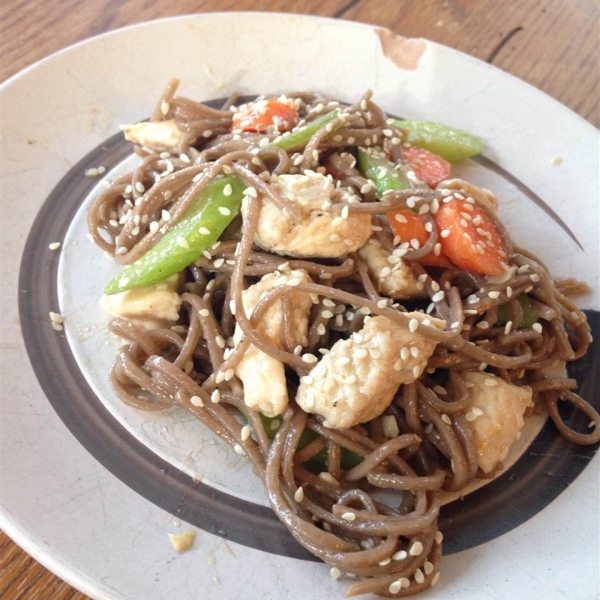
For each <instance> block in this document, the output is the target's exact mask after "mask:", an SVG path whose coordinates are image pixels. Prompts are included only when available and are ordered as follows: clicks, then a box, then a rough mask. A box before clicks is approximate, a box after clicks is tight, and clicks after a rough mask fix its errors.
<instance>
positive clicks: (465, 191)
mask: <svg viewBox="0 0 600 600" xmlns="http://www.w3.org/2000/svg"><path fill="white" fill-rule="evenodd" d="M437 188H438V189H444V190H457V191H459V192H462V195H463V196H465V197H466V198H468V197H469V196H470V197H471V198H474V199H475V200H477V201H478V202H481V204H483V205H484V206H486V207H487V208H489V209H490V210H491V211H492V212H494V213H497V212H498V199H497V198H496V196H495V195H494V194H493V193H492V192H490V190H486V189H485V188H480V187H477V186H476V185H473V184H471V183H469V182H468V181H465V180H464V179H447V180H446V181H442V183H440V184H439V185H438V186H437Z"/></svg>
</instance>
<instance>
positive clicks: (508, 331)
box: [504, 321, 513, 335]
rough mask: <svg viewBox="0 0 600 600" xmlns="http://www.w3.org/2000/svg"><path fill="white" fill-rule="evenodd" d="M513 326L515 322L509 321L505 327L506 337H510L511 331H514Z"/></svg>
mask: <svg viewBox="0 0 600 600" xmlns="http://www.w3.org/2000/svg"><path fill="white" fill-rule="evenodd" d="M512 326H513V322H512V321H509V322H508V323H507V324H506V325H505V327H504V335H508V334H509V333H510V330H511V329H512Z"/></svg>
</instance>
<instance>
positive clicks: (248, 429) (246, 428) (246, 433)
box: [241, 425, 302, 489]
mask: <svg viewBox="0 0 600 600" xmlns="http://www.w3.org/2000/svg"><path fill="white" fill-rule="evenodd" d="M251 433H252V427H250V425H244V426H243V427H242V431H241V438H242V442H245V441H246V440H247V439H248V438H249V437H250V434H251ZM300 489H302V488H300Z"/></svg>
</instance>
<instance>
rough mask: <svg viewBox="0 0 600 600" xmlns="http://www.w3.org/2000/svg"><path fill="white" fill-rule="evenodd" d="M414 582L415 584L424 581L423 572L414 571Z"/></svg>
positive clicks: (419, 570)
mask: <svg viewBox="0 0 600 600" xmlns="http://www.w3.org/2000/svg"><path fill="white" fill-rule="evenodd" d="M415 581H416V582H417V583H423V582H424V581H425V575H423V571H421V569H417V570H416V571H415Z"/></svg>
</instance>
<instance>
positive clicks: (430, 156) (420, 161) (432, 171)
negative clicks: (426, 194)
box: [402, 146, 450, 188]
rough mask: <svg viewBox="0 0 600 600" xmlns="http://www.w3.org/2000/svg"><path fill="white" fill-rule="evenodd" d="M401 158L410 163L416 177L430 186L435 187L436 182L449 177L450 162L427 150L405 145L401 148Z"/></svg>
mask: <svg viewBox="0 0 600 600" xmlns="http://www.w3.org/2000/svg"><path fill="white" fill-rule="evenodd" d="M402 158H403V159H404V160H405V162H406V163H408V164H409V165H410V167H411V168H412V170H413V171H414V172H415V175H416V176H417V178H418V179H420V180H421V181H423V182H425V183H426V184H427V185H428V186H429V187H430V188H435V187H436V186H437V184H438V183H440V182H441V181H444V179H448V178H449V177H450V163H449V162H448V161H447V160H444V159H443V158H442V157H441V156H438V155H437V154H434V153H433V152H429V150H424V149H423V148H417V147H416V146H405V147H403V148H402Z"/></svg>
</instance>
